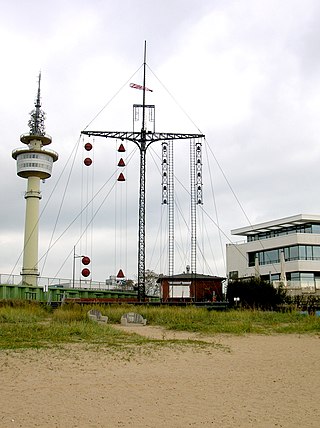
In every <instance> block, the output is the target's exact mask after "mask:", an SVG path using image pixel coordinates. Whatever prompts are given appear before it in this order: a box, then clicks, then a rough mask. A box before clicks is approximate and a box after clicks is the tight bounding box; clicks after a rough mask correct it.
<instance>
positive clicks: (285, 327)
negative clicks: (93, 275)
mask: <svg viewBox="0 0 320 428" xmlns="http://www.w3.org/2000/svg"><path fill="white" fill-rule="evenodd" d="M132 310H135V311H137V312H139V313H140V314H141V315H142V316H143V317H144V318H147V320H148V324H149V325H150V324H151V325H159V326H163V327H165V328H167V329H169V330H181V331H190V332H198V333H205V334H216V333H229V334H245V333H258V334H273V333H296V334H303V333H320V318H319V317H315V316H307V315H302V314H300V313H298V312H296V311H293V312H286V313H280V312H271V311H269V312H268V311H258V310H242V311H238V310H230V311H226V312H219V311H208V310H207V309H204V308H197V307H194V306H189V307H166V306H163V307H152V306H145V307H139V308H135V309H133V308H132V307H130V306H128V307H122V306H115V307H113V306H110V307H108V308H101V311H104V313H105V314H106V315H108V317H109V320H110V322H113V323H116V322H119V320H120V318H121V315H122V314H123V313H125V312H129V311H132Z"/></svg>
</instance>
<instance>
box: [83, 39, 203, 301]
mask: <svg viewBox="0 0 320 428" xmlns="http://www.w3.org/2000/svg"><path fill="white" fill-rule="evenodd" d="M146 56H147V42H146V41H145V42H144V60H143V86H142V88H141V87H139V89H142V91H143V92H142V105H139V104H135V105H134V108H135V109H137V108H142V126H141V130H140V131H139V132H135V131H133V132H126V131H82V132H81V134H84V135H88V136H97V137H105V138H115V139H121V140H128V141H132V142H133V143H135V144H136V145H137V146H138V148H139V151H140V189H139V230H138V299H139V301H141V302H143V301H145V297H146V294H145V228H146V222H145V218H146V192H145V189H146V152H147V149H148V147H149V146H150V144H152V143H154V142H156V141H162V142H163V141H171V140H182V139H195V138H203V137H204V135H203V134H179V133H163V132H161V133H157V132H155V131H154V130H153V131H148V132H147V130H146V109H147V108H148V109H151V111H153V112H154V105H146Z"/></svg>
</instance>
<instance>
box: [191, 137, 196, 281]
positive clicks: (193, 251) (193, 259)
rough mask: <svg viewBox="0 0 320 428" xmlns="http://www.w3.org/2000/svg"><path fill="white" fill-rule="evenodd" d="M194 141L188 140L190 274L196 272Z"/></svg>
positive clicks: (192, 139)
mask: <svg viewBox="0 0 320 428" xmlns="http://www.w3.org/2000/svg"><path fill="white" fill-rule="evenodd" d="M195 153H196V150H195V140H194V138H190V198H191V206H190V221H191V261H190V262H191V273H196V271H197V210H196V186H195V182H196V180H195V179H196V168H195Z"/></svg>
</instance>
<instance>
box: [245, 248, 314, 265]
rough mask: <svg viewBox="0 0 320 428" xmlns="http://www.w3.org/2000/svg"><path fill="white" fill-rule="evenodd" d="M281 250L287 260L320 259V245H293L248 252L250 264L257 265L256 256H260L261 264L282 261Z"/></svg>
mask: <svg viewBox="0 0 320 428" xmlns="http://www.w3.org/2000/svg"><path fill="white" fill-rule="evenodd" d="M281 251H283V252H284V259H285V261H292V260H320V246H319V245H293V246H291V247H283V248H273V249H272V250H264V251H258V252H256V251H255V252H252V253H248V262H249V266H250V267H252V266H254V265H255V258H256V257H258V260H259V265H268V264H274V263H280V254H281Z"/></svg>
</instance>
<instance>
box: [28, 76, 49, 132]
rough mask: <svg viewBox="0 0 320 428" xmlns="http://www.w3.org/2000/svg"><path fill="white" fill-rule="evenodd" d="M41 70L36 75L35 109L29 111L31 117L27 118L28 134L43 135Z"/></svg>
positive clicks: (43, 115)
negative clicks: (37, 75)
mask: <svg viewBox="0 0 320 428" xmlns="http://www.w3.org/2000/svg"><path fill="white" fill-rule="evenodd" d="M40 84H41V71H40V72H39V77H38V92H37V98H36V101H35V103H34V106H35V109H33V110H32V111H31V113H30V116H31V118H30V119H29V122H28V126H29V128H30V135H39V136H40V135H45V126H44V121H45V118H46V114H45V113H44V111H42V110H41V88H40Z"/></svg>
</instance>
